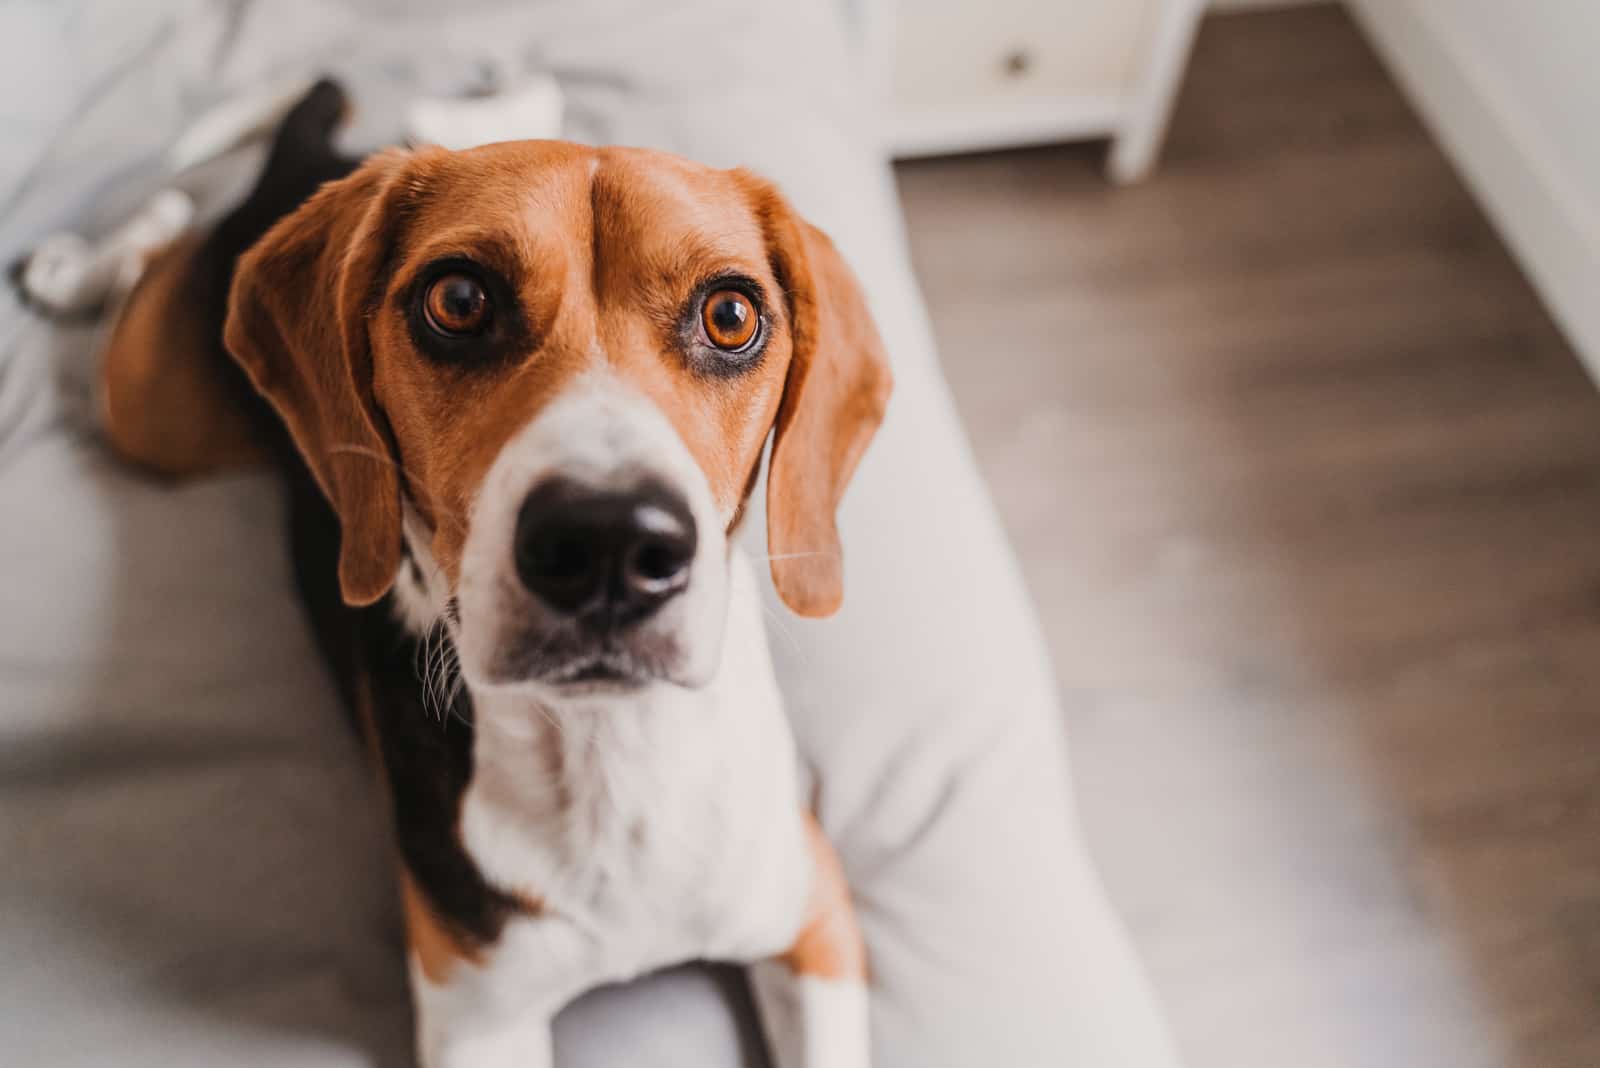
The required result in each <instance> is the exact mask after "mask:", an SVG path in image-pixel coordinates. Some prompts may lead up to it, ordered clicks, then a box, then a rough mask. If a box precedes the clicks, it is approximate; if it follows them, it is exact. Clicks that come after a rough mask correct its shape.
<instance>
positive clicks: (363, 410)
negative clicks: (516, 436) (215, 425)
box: [223, 151, 408, 605]
mask: <svg viewBox="0 0 1600 1068" xmlns="http://www.w3.org/2000/svg"><path fill="white" fill-rule="evenodd" d="M407 159H408V156H407V154H406V153H405V152H402V151H394V152H388V153H384V154H381V155H378V156H374V157H373V158H372V159H370V160H368V161H367V162H366V163H365V164H363V165H362V166H361V167H360V168H359V169H358V170H356V171H355V172H354V173H353V174H351V175H350V176H349V177H347V178H343V179H340V180H338V181H335V182H329V183H328V184H327V185H325V186H323V187H322V188H321V189H320V190H318V191H317V193H316V194H315V195H313V196H312V197H311V199H310V200H308V201H306V202H305V203H304V204H303V205H301V206H300V208H299V209H298V210H297V211H295V212H294V213H293V214H291V215H289V216H287V217H285V218H284V219H282V220H281V221H279V222H278V224H277V225H276V226H274V227H273V228H272V229H271V230H269V231H268V232H267V234H266V236H265V237H263V238H262V239H261V240H260V241H259V242H257V243H256V244H255V246H253V247H252V248H251V249H250V251H249V252H247V253H246V254H245V255H244V256H242V257H240V259H239V265H238V268H237V270H236V271H235V273H234V280H233V289H232V292H231V293H230V294H229V298H228V319H227V325H226V327H225V328H224V330H223V340H224V343H225V344H226V345H227V348H228V351H229V352H231V353H232V354H233V358H234V359H235V360H237V361H238V363H239V365H240V366H241V367H242V368H244V370H245V373H246V374H248V375H249V377H250V381H251V382H253V383H254V384H255V387H256V389H257V390H258V391H259V392H260V393H261V394H262V396H264V397H266V398H267V400H269V401H270V402H271V403H272V406H273V407H274V408H276V409H277V411H278V415H279V416H280V417H281V418H282V419H283V422H284V425H285V426H287V427H288V429H289V433H290V435H291V436H292V437H293V438H294V442H295V445H296V446H297V447H298V448H299V450H300V454H301V456H302V457H304V459H305V462H306V465H307V466H308V467H310V469H311V473H312V475H313V476H315V478H316V480H317V483H318V485H320V486H321V488H322V492H323V494H324V495H326V497H327V498H328V502H329V503H330V504H331V505H332V506H333V508H334V511H336V512H337V513H338V515H339V526H340V544H339V586H340V590H341V592H342V593H343V595H344V599H345V601H346V602H347V603H349V604H352V605H365V604H371V603H372V602H373V601H376V600H377V599H378V598H380V597H382V596H383V595H384V594H385V593H386V592H388V590H389V587H390V586H391V585H392V584H393V582H394V577H395V572H396V571H397V570H398V568H399V566H400V556H401V533H400V522H401V515H400V478H399V473H398V468H397V466H396V462H395V461H396V458H395V457H394V455H393V449H392V446H391V444H390V441H389V436H388V431H387V429H386V425H385V422H384V420H383V417H382V413H381V411H380V409H379V407H378V403H377V399H376V397H375V396H374V393H373V385H372V379H373V376H372V344H371V339H370V337H369V334H368V328H367V321H368V317H369V315H370V313H371V311H372V308H371V305H372V302H373V301H375V300H377V299H379V298H380V296H381V295H380V294H379V293H378V292H376V288H377V283H378V272H379V271H380V269H381V268H382V266H383V263H384V261H385V259H386V258H387V255H388V252H389V250H390V248H391V246H392V244H393V241H394V238H395V234H394V232H393V231H394V227H395V225H396V224H397V221H396V213H395V204H394V200H395V198H396V197H397V195H398V193H399V190H400V183H401V176H402V174H403V173H404V172H405V170H406V165H407Z"/></svg>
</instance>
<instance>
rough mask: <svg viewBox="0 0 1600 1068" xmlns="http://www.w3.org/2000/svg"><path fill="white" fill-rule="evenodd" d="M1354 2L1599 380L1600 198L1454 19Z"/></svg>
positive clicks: (1411, 7)
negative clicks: (1459, 30) (1459, 31)
mask: <svg viewBox="0 0 1600 1068" xmlns="http://www.w3.org/2000/svg"><path fill="white" fill-rule="evenodd" d="M1348 2H1349V7H1350V8H1351V10H1352V11H1353V12H1354V13H1355V15H1356V17H1357V19H1358V21H1359V22H1360V23H1361V24H1362V26H1363V27H1364V28H1365V29H1366V31H1367V35H1368V37H1369V38H1370V39H1371V40H1372V41H1373V43H1374V44H1375V45H1376V47H1377V49H1378V51H1379V53H1380V54H1381V55H1382V56H1383V58H1384V60H1385V62H1386V64H1387V65H1388V67H1389V70H1390V71H1391V72H1393V74H1394V75H1395V77H1396V79H1397V80H1398V81H1399V82H1400V84H1401V86H1402V87H1403V88H1404V89H1405V90H1406V92H1407V94H1408V95H1409V96H1410V97H1411V99H1412V101H1413V103H1414V104H1415V105H1416V106H1417V109H1418V110H1419V111H1420V112H1421V113H1422V115H1423V117H1424V119H1425V120H1426V121H1427V122H1428V125H1429V126H1430V127H1431V128H1432V129H1433V132H1434V134H1435V135H1436V136H1437V137H1438V138H1439V140H1440V142H1441V143H1442V144H1443V146H1444V147H1445V150H1446V151H1447V152H1448V153H1449V154H1450V156H1451V158H1452V159H1453V160H1454V161H1455V163H1456V166H1457V167H1458V168H1459V169H1460V171H1461V173H1462V174H1463V176H1464V177H1465V178H1466V181H1467V183H1468V185H1469V186H1471V188H1472V189H1473V191H1474V193H1476V194H1477V197H1478V199H1479V201H1480V202H1481V203H1482V204H1483V205H1484V208H1485V210H1486V211H1487V212H1488V214H1489V216H1490V218H1491V219H1492V220H1493V221H1494V224H1495V226H1496V228H1497V229H1498V230H1499V231H1500V234H1501V236H1502V237H1504V238H1505V240H1506V243H1507V244H1508V245H1509V246H1510V248H1511V250H1512V252H1513V254H1514V255H1515V256H1516V257H1517V259H1518V261H1519V262H1520V263H1521V265H1522V268H1523V270H1524V271H1525V272H1526V273H1527V275H1528V277H1529V279H1530V280H1531V281H1532V282H1533V285H1534V288H1536V289H1537V290H1538V291H1539V294H1540V296H1541V297H1542V298H1543V299H1544V302H1545V304H1546V306H1547V307H1549V309H1550V311H1551V313H1552V314H1553V315H1554V317H1555V319H1556V321H1557V322H1558V323H1559V324H1560V325H1561V327H1562V329H1563V330H1564V331H1565V333H1566V335H1567V337H1568V339H1569V340H1570V341H1571V342H1572V345H1573V347H1574V348H1575V349H1577V351H1578V354H1579V356H1581V357H1582V358H1583V361H1584V363H1585V364H1586V365H1587V366H1588V368H1589V373H1590V375H1591V377H1594V378H1595V379H1597V380H1600V190H1590V189H1585V188H1584V187H1583V185H1582V183H1580V182H1578V181H1576V180H1575V179H1573V177H1572V176H1571V175H1570V174H1569V172H1568V170H1567V168H1566V167H1565V166H1564V165H1563V163H1562V157H1561V155H1560V153H1559V152H1557V151H1555V150H1554V149H1553V148H1552V147H1551V146H1550V145H1549V144H1548V142H1547V141H1546V140H1545V138H1544V137H1543V136H1542V135H1541V134H1540V132H1539V127H1538V125H1537V124H1536V123H1535V122H1533V121H1531V120H1530V118H1529V116H1527V115H1525V114H1523V113H1522V111H1521V109H1520V108H1519V107H1518V106H1517V105H1516V104H1515V103H1514V102H1513V98H1512V96H1511V95H1510V94H1509V93H1507V92H1505V91H1504V90H1503V88H1502V87H1501V86H1500V84H1499V82H1498V79H1497V77H1496V73H1495V71H1494V70H1492V69H1491V68H1489V67H1488V66H1487V65H1486V64H1484V63H1483V62H1481V61H1480V60H1479V59H1478V56H1477V54H1476V52H1475V51H1474V49H1473V48H1472V47H1471V45H1470V44H1469V43H1467V42H1464V41H1462V40H1460V39H1459V35H1458V34H1457V33H1455V32H1453V31H1452V28H1451V25H1450V23H1449V20H1447V19H1441V18H1438V17H1436V16H1434V15H1432V14H1430V11H1431V10H1432V9H1426V8H1422V7H1419V6H1417V5H1416V4H1414V3H1412V2H1411V0H1348Z"/></svg>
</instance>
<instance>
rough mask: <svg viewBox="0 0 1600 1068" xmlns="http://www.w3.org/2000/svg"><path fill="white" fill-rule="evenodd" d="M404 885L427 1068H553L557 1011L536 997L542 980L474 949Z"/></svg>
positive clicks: (421, 1055)
mask: <svg viewBox="0 0 1600 1068" xmlns="http://www.w3.org/2000/svg"><path fill="white" fill-rule="evenodd" d="M401 885H402V890H403V895H402V896H403V899H404V904H405V920H406V943H407V949H408V957H409V960H408V964H409V969H410V973H411V1003H412V1008H413V1012H414V1014H415V1017H416V1047H417V1063H418V1064H419V1065H420V1066H421V1068H550V1066H551V1064H552V1060H553V1058H552V1054H551V1046H550V1021H551V1017H552V1015H553V1011H554V1006H553V1003H552V1002H551V1001H550V1000H546V999H541V998H539V997H538V996H537V992H538V989H539V983H538V982H537V977H534V976H530V975H526V974H518V973H517V967H516V963H517V962H516V961H515V960H507V959H505V957H503V956H501V955H499V954H496V953H493V952H491V951H484V952H471V951H468V950H467V949H466V948H465V947H463V946H462V944H461V943H460V941H459V940H457V939H456V938H455V937H453V936H452V934H451V933H450V931H449V930H448V929H447V928H446V927H445V926H444V925H442V924H440V923H439V921H438V920H437V918H436V917H435V916H434V914H433V912H432V910H431V909H429V908H428V906H427V903H426V902H425V901H424V900H423V898H422V896H421V895H420V894H419V893H418V892H417V891H416V890H415V888H414V887H413V886H412V885H411V882H410V880H409V879H404V880H402V884H401ZM530 980H532V981H531V982H530Z"/></svg>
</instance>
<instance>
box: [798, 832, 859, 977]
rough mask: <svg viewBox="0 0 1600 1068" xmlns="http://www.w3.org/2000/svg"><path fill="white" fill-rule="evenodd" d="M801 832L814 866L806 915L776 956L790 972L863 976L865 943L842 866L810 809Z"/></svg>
mask: <svg viewBox="0 0 1600 1068" xmlns="http://www.w3.org/2000/svg"><path fill="white" fill-rule="evenodd" d="M806 834H807V838H808V840H809V842H810V845H811V856H812V861H813V864H814V866H815V872H816V882H815V884H814V885H813V887H812V891H811V904H810V907H809V908H808V910H807V917H808V918H807V920H806V923H805V926H804V927H802V928H801V929H800V935H799V937H797V938H796V939H795V941H794V945H792V946H790V947H789V949H788V951H787V952H785V953H784V954H783V955H782V956H780V957H779V958H778V959H779V960H781V961H782V962H783V963H784V964H785V965H787V966H788V968H789V970H790V971H792V972H794V973H795V974H796V975H811V976H816V977H817V978H819V979H857V980H865V979H866V977H867V949H866V945H865V944H864V943H863V942H862V940H861V929H860V927H859V926H857V924H856V915H855V908H854V906H853V905H852V904H851V903H850V886H849V884H848V883H847V882H846V881H845V877H844V868H843V866H842V865H840V863H839V856H838V854H837V853H835V852H834V849H833V843H832V842H830V841H828V837H827V835H826V834H824V833H823V830H822V828H821V827H820V826H819V825H818V824H817V821H816V819H815V818H814V817H813V816H811V814H810V813H807V814H806Z"/></svg>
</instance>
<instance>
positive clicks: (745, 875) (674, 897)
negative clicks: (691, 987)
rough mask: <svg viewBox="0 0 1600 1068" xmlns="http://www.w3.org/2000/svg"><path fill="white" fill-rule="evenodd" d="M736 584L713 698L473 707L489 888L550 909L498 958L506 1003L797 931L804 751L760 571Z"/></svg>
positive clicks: (735, 955) (702, 692)
mask: <svg viewBox="0 0 1600 1068" xmlns="http://www.w3.org/2000/svg"><path fill="white" fill-rule="evenodd" d="M732 572H733V573H732V578H731V593H732V597H731V602H730V611H729V619H728V626H727V638H726V647H725V649H724V650H723V656H722V661H721V667H720V669H719V671H718V673H717V676H716V678H715V679H714V680H713V681H712V682H711V683H710V684H709V685H708V686H706V687H704V688H703V689H699V690H693V691H690V690H684V689H680V688H676V687H670V686H661V687H656V688H652V689H651V690H650V691H647V692H645V693H643V694H631V695H628V696H626V697H620V698H618V697H595V698H588V699H576V700H571V701H564V702H562V703H560V704H559V705H547V704H541V703H538V702H535V701H532V700H530V699H528V698H527V697H524V696H520V695H516V696H512V695H505V694H493V693H491V694H484V695H478V694H474V707H475V711H476V722H477V732H476V740H475V745H474V773H473V778H472V782H471V784H470V786H469V787H468V789H467V792H466V795H465V797H464V799H463V806H462V817H461V832H462V838H463V841H464V843H465V846H466V849H467V852H468V854H469V855H470V856H471V857H472V859H473V861H474V862H475V863H476V864H477V865H478V866H479V868H480V869H481V870H482V871H483V873H484V875H485V876H486V877H487V878H488V879H489V881H490V882H491V883H493V884H494V885H496V886H497V887H499V888H501V889H503V890H507V891H510V892H512V893H515V894H518V895H520V896H522V897H523V898H525V899H529V900H537V901H538V902H540V903H541V905H542V907H541V909H540V910H539V911H538V913H537V914H535V915H532V916H530V917H529V918H519V919H516V920H513V921H512V922H511V923H510V924H509V925H508V927H507V929H506V931H505V932H504V933H503V935H502V937H501V939H500V940H499V942H498V943H497V944H496V945H495V947H493V949H492V950H491V951H490V953H489V959H488V960H487V961H486V962H485V968H486V969H487V970H490V971H493V972H495V973H497V978H496V979H495V981H494V983H493V985H494V987H495V990H496V994H497V996H498V997H517V996H526V997H530V998H534V999H537V1000H538V1001H540V1002H543V1003H544V1006H545V1007H547V1008H549V1009H552V1010H553V1009H554V1008H555V1007H558V1004H559V1003H560V1002H561V1001H564V1000H566V999H568V998H570V997H572V996H573V995H575V994H577V993H578V992H581V991H582V990H584V989H586V988H588V987H590V986H594V985H597V984H599V983H602V982H609V981H614V980H618V979H623V978H628V977H630V976H633V975H636V974H639V973H641V972H644V971H647V970H650V969H652V968H655V967H659V966H662V965H665V964H669V963H674V962H678V961H682V960H688V959H694V958H708V959H734V960H749V959H754V958H756V957H760V956H765V955H769V954H772V953H775V952H778V951H780V950H781V949H783V948H784V947H785V946H787V945H788V944H789V942H790V940H791V939H792V938H793V937H794V935H795V932H796V931H797V930H798V928H799V926H800V924H801V922H802V918H803V913H804V909H805V902H806V899H807V896H808V894H809V892H810V871H811V869H810V864H809V858H808V854H807V851H806V845H805V838H804V830H803V824H802V816H801V811H802V810H801V801H800V798H799V796H798V793H797V786H796V781H797V775H796V767H795V754H794V746H793V742H792V740H791V736H790V733H789V727H788V723H787V721H786V720H785V718H784V714H783V709H782V705H781V702H780V699H779V696H778V693H777V688H776V686H775V684H774V682H773V679H772V670H771V665H770V662H769V659H768V654H767V649H766V639H765V635H764V630H763V627H762V622H761V618H760V609H759V602H758V601H757V594H756V590H755V586H754V578H753V576H752V574H751V571H750V568H749V565H748V562H747V561H745V560H744V559H743V558H742V557H740V556H737V555H736V557H735V559H734V560H733V561H732ZM507 973H513V975H515V977H516V978H515V979H514V980H513V981H511V982H510V983H507V982H506V981H505V980H506V979H507V978H508V975H507Z"/></svg>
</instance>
